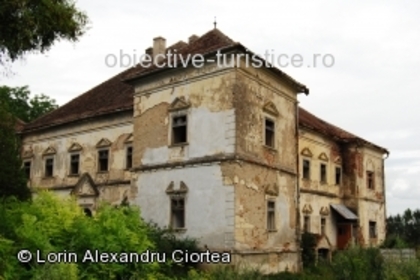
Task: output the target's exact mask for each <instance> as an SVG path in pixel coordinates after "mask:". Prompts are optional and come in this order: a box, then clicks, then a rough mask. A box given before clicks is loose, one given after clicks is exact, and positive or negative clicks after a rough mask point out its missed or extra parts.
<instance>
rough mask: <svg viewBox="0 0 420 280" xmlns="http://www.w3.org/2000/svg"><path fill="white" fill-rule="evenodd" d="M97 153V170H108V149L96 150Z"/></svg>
mask: <svg viewBox="0 0 420 280" xmlns="http://www.w3.org/2000/svg"><path fill="white" fill-rule="evenodd" d="M98 155H99V162H98V166H99V169H98V170H99V171H101V172H105V171H108V156H109V151H108V150H101V151H98Z"/></svg>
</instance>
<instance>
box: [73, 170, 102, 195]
mask: <svg viewBox="0 0 420 280" xmlns="http://www.w3.org/2000/svg"><path fill="white" fill-rule="evenodd" d="M72 194H73V195H76V196H79V197H86V196H95V197H96V196H99V191H98V188H97V187H96V185H95V182H94V181H93V179H92V177H91V176H90V175H89V173H83V175H82V176H81V177H80V179H79V181H78V182H77V184H76V186H75V187H74V189H73V191H72Z"/></svg>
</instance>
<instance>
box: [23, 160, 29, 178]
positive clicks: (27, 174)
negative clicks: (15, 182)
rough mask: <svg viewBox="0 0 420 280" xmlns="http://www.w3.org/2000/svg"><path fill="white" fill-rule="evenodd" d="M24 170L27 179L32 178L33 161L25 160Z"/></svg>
mask: <svg viewBox="0 0 420 280" xmlns="http://www.w3.org/2000/svg"><path fill="white" fill-rule="evenodd" d="M23 171H24V172H25V176H26V179H30V178H31V161H25V162H24V163H23Z"/></svg>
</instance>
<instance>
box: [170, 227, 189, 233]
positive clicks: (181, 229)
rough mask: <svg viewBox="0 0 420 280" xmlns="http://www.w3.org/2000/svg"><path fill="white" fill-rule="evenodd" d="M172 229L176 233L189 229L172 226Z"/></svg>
mask: <svg viewBox="0 0 420 280" xmlns="http://www.w3.org/2000/svg"><path fill="white" fill-rule="evenodd" d="M171 231H173V232H175V233H184V232H186V231H187V229H186V228H172V229H171Z"/></svg>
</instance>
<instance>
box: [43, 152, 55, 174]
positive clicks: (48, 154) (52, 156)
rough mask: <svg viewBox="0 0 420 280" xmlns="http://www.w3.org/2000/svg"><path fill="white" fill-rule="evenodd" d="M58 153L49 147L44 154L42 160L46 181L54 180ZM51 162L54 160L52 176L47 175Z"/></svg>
mask: <svg viewBox="0 0 420 280" xmlns="http://www.w3.org/2000/svg"><path fill="white" fill-rule="evenodd" d="M56 154H57V151H56V150H55V149H54V148H53V147H52V146H49V147H48V148H47V149H45V151H44V152H43V153H42V158H43V162H44V164H43V174H44V175H43V178H45V179H49V178H53V177H54V170H55V168H54V166H55V157H56ZM49 160H52V164H51V166H52V167H51V168H52V169H51V172H48V173H51V174H47V163H48V161H49Z"/></svg>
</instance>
